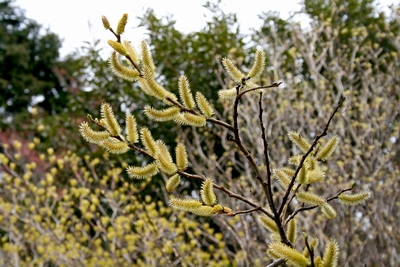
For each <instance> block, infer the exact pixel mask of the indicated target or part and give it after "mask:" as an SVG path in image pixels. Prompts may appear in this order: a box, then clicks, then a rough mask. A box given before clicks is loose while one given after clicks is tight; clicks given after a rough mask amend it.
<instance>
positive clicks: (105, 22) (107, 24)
mask: <svg viewBox="0 0 400 267" xmlns="http://www.w3.org/2000/svg"><path fill="white" fill-rule="evenodd" d="M101 21H102V22H103V26H104V28H105V29H106V30H108V29H110V22H109V21H108V19H107V17H106V16H101Z"/></svg>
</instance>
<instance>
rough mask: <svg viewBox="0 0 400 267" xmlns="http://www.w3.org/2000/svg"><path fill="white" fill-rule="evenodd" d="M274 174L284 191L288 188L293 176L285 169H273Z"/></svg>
mask: <svg viewBox="0 0 400 267" xmlns="http://www.w3.org/2000/svg"><path fill="white" fill-rule="evenodd" d="M272 173H273V175H274V177H275V179H277V180H278V182H279V183H280V184H281V186H282V187H283V188H284V189H286V188H288V186H289V184H290V180H291V178H292V176H290V175H288V173H287V172H285V171H284V170H283V169H273V170H272ZM293 175H294V173H293Z"/></svg>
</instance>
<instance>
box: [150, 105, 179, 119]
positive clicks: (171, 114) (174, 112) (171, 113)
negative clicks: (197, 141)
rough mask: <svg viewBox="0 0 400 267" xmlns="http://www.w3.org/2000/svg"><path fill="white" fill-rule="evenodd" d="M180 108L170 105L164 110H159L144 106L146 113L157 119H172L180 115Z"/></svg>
mask: <svg viewBox="0 0 400 267" xmlns="http://www.w3.org/2000/svg"><path fill="white" fill-rule="evenodd" d="M179 111H180V109H179V108H177V107H170V108H166V109H163V110H157V109H155V108H152V107H150V106H146V107H145V108H144V112H145V114H146V115H147V116H148V117H149V118H150V119H152V120H155V121H170V120H173V119H174V118H175V117H176V116H178V114H179Z"/></svg>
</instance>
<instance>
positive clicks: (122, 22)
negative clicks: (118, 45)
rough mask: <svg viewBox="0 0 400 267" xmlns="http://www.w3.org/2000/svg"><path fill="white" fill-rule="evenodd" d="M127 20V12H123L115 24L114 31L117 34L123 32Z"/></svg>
mask: <svg viewBox="0 0 400 267" xmlns="http://www.w3.org/2000/svg"><path fill="white" fill-rule="evenodd" d="M127 22H128V14H126V13H125V14H123V15H122V17H121V18H120V20H119V21H118V25H117V29H116V33H117V34H118V35H121V34H123V33H124V31H125V26H126V23H127Z"/></svg>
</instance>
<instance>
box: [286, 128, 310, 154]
mask: <svg viewBox="0 0 400 267" xmlns="http://www.w3.org/2000/svg"><path fill="white" fill-rule="evenodd" d="M288 136H289V139H290V141H292V142H293V144H295V145H296V146H297V147H298V148H299V149H300V150H301V151H302V152H303V153H306V152H307V151H308V150H309V149H310V147H311V144H310V143H309V142H308V141H307V140H306V139H305V138H304V137H302V136H301V135H300V134H299V133H297V132H289V133H288Z"/></svg>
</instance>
